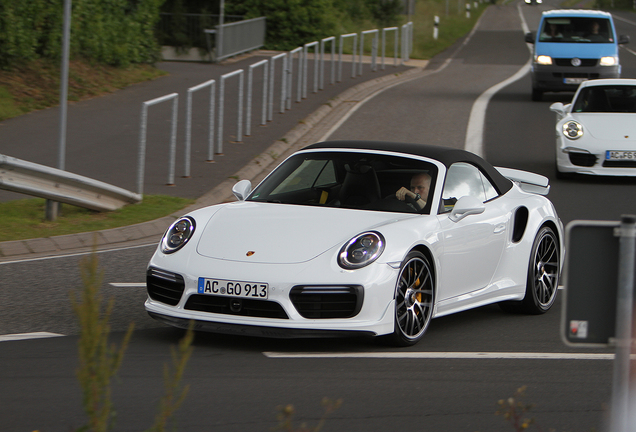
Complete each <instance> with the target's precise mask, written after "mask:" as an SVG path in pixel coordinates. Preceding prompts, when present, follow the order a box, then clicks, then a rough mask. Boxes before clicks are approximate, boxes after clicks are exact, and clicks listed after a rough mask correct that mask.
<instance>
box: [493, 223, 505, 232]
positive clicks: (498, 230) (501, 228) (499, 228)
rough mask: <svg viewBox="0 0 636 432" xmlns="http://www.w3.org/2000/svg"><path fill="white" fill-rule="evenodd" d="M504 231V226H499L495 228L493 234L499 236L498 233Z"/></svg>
mask: <svg viewBox="0 0 636 432" xmlns="http://www.w3.org/2000/svg"><path fill="white" fill-rule="evenodd" d="M505 230H506V224H499V225H496V226H495V234H499V233H500V232H504V231H505Z"/></svg>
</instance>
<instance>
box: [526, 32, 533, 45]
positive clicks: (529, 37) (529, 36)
mask: <svg viewBox="0 0 636 432" xmlns="http://www.w3.org/2000/svg"><path fill="white" fill-rule="evenodd" d="M525 40H526V43H529V44H534V33H533V32H528V33H526V37H525Z"/></svg>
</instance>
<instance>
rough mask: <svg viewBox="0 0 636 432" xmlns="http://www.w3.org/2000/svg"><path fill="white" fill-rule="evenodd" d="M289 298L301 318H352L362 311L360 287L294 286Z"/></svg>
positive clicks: (361, 289) (361, 290) (362, 289)
mask: <svg viewBox="0 0 636 432" xmlns="http://www.w3.org/2000/svg"><path fill="white" fill-rule="evenodd" d="M289 297H290V299H291V301H292V303H293V305H294V307H295V308H296V310H297V311H298V313H299V314H300V315H301V316H302V317H303V318H307V319H326V318H352V317H354V316H356V315H357V314H358V313H360V310H361V309H362V301H363V300H364V288H363V287H362V286H360V285H354V286H295V287H293V288H292V289H291V291H290V293H289Z"/></svg>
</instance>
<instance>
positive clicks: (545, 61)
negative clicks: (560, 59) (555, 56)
mask: <svg viewBox="0 0 636 432" xmlns="http://www.w3.org/2000/svg"><path fill="white" fill-rule="evenodd" d="M534 61H535V63H536V64H540V65H544V66H546V65H551V64H552V57H550V56H547V55H539V56H537V57H536V58H535V60H534Z"/></svg>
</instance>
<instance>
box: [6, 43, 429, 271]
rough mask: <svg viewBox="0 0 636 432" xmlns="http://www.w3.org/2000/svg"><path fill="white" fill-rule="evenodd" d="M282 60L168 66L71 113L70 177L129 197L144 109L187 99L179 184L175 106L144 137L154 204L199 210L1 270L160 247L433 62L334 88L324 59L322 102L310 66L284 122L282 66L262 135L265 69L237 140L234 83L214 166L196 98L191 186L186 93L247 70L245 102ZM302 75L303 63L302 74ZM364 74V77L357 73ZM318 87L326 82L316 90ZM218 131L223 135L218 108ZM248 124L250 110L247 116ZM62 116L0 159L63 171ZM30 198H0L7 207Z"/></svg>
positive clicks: (52, 246) (151, 117)
mask: <svg viewBox="0 0 636 432" xmlns="http://www.w3.org/2000/svg"><path fill="white" fill-rule="evenodd" d="M275 54H277V53H274V52H265V51H257V52H255V53H252V54H251V55H246V56H243V57H240V58H237V59H232V60H229V61H226V62H224V63H222V64H210V63H198V62H163V63H160V64H158V67H159V68H160V69H162V70H165V71H166V72H168V73H169V75H168V76H165V77H162V78H158V79H156V80H153V81H148V82H144V83H140V84H136V85H133V86H130V87H128V88H126V89H123V90H120V91H117V92H115V93H112V94H108V95H105V96H102V97H98V98H94V99H90V100H86V101H81V102H75V103H70V104H69V107H68V122H67V140H66V158H65V169H66V170H67V171H69V172H72V173H76V174H79V175H83V176H87V177H90V178H94V179H96V180H100V181H104V182H106V183H110V184H113V185H115V186H119V187H122V188H124V189H127V190H131V191H137V190H136V181H137V180H136V179H137V173H138V154H139V151H138V149H139V142H140V136H141V133H140V124H141V107H142V104H143V103H144V102H145V101H149V100H152V99H155V98H159V97H161V96H165V95H168V94H171V93H174V92H177V93H178V94H179V102H178V107H179V114H178V122H177V123H178V127H177V156H176V160H175V166H176V170H175V174H176V175H175V181H174V184H173V185H168V184H167V183H168V179H169V157H168V155H169V137H170V122H169V119H170V114H171V112H170V109H171V104H170V103H161V104H158V105H153V106H150V107H149V109H148V129H147V137H146V148H147V150H146V158H145V175H144V186H143V187H144V189H143V192H144V193H146V194H165V195H172V196H180V197H185V198H192V199H196V203H195V204H194V205H192V206H190V207H188V208H187V209H184V210H182V211H179V212H177V213H175V214H173V215H170V216H166V217H162V218H158V219H156V220H153V221H149V222H145V223H140V224H136V225H132V226H126V227H121V228H114V229H109V230H104V231H97V232H88V233H80V234H71V235H64V236H54V237H46V238H36V239H28V240H20V241H8V242H0V261H12V260H16V259H28V258H37V257H42V256H48V255H55V254H66V253H77V252H84V251H88V250H91V249H92V248H94V247H97V249H100V250H103V249H108V248H116V247H122V246H128V245H140V244H149V243H155V242H158V240H159V239H160V237H161V235H162V234H163V232H164V231H165V229H166V228H167V227H168V226H169V224H170V223H171V222H172V221H173V220H174V219H175V218H176V217H178V216H180V215H182V214H184V213H186V212H188V211H191V210H194V209H196V208H201V207H204V206H207V205H213V204H217V203H221V202H226V201H228V200H233V199H234V198H233V196H232V193H231V188H232V185H233V184H234V183H235V182H236V181H238V180H242V179H248V180H251V181H252V183H253V184H256V183H257V182H258V181H260V180H261V179H262V178H263V177H264V176H265V175H266V174H267V173H269V172H270V171H271V170H272V169H273V168H274V167H275V166H276V165H278V164H279V163H280V162H281V161H282V160H283V159H284V157H286V156H287V155H289V154H291V153H292V152H293V151H295V150H297V149H300V148H302V147H304V146H305V145H308V144H311V143H314V142H317V141H320V140H321V139H323V138H324V137H325V136H327V134H328V133H330V131H331V129H332V128H333V127H335V126H336V125H337V124H338V122H339V121H340V120H341V119H342V118H344V117H345V116H346V115H347V113H348V112H350V111H352V110H355V109H356V107H357V106H358V105H359V104H361V103H364V101H365V99H367V98H369V97H370V96H373V95H375V94H377V93H378V92H381V91H382V90H384V89H386V88H389V87H391V86H393V85H395V84H398V83H401V82H404V81H406V80H411V79H415V78H417V77H419V76H422V75H423V74H425V73H426V71H425V68H426V66H427V64H428V62H427V61H418V60H410V61H409V62H406V63H405V64H398V65H394V61H393V58H387V59H386V61H385V67H384V69H382V66H381V64H380V61H379V60H378V66H377V68H376V70H372V66H371V64H370V63H371V59H370V57H367V58H365V59H363V67H362V74H358V72H356V76H355V77H352V76H351V74H352V73H351V71H352V67H351V66H352V65H351V62H350V61H348V62H347V61H346V60H347V59H344V58H343V63H342V80H341V81H340V82H338V81H337V77H338V65H337V62H336V65H335V80H334V81H335V82H333V83H332V82H331V72H330V61H329V60H330V56H329V55H327V56H326V60H327V61H326V62H325V73H324V81H323V82H324V86H323V87H324V88H323V89H320V86H318V88H319V90H318V91H315V92H314V88H315V85H314V83H315V81H314V71H315V68H314V66H313V62H312V60H309V62H308V68H307V70H308V76H307V91H306V98H302V99H301V101H300V102H296V100H297V94H298V93H297V89H298V84H297V74H296V72H294V74H295V75H294V79H293V81H292V101H293V102H292V104H291V109H289V110H285V112H284V113H280V97H281V96H280V88H281V81H280V76H281V73H282V70H281V69H282V67H281V66H280V63H281V62H280V61H278V66H277V68H276V70H275V74H274V100H273V116H272V121H268V122H267V123H266V124H265V125H261V124H260V123H261V118H262V115H261V114H262V108H261V107H262V96H261V94H262V85H263V84H262V83H263V78H264V76H263V75H264V74H263V68H262V67H260V68H255V69H254V71H253V77H254V84H253V96H252V100H253V105H252V111H251V118H252V121H251V122H250V124H251V134H250V136H245V135H244V134H245V133H246V127H245V124H243V127H242V134H243V135H244V136H243V138H242V140H241V141H240V142H237V135H238V119H237V117H238V115H237V113H238V109H237V108H238V104H237V100H238V98H237V95H238V78H236V79H231V78H228V79H227V80H226V86H225V91H224V95H225V102H224V104H223V105H224V122H223V132H224V133H223V140H222V141H221V149H222V153H219V152H218V149H219V147H218V146H219V142H218V139H217V132H216V130H215V132H214V139H215V141H216V142H215V154H214V156H213V157H214V160H213V162H210V161H208V158H209V149H208V145H209V138H208V136H209V135H208V133H209V124H210V123H209V121H208V118H209V117H208V116H209V114H208V113H209V106H210V105H209V104H210V92H209V90H203V91H197V92H195V93H193V96H192V113H193V114H192V153H191V162H190V176H189V177H187V178H185V177H184V176H183V174H184V173H185V157H186V156H185V152H184V147H185V144H184V143H185V141H186V139H185V122H186V120H185V119H186V105H187V104H186V97H187V92H188V89H189V88H191V87H194V86H197V85H199V84H201V83H204V82H206V81H208V80H210V79H215V80H216V99H217V100H218V99H219V93H220V90H219V87H220V85H219V82H220V81H219V78H220V77H221V75H223V74H227V73H229V72H233V71H236V70H238V69H243V70H244V71H245V73H244V75H246V77H245V82H244V92H245V95H244V96H245V97H247V89H248V84H247V74H248V70H249V66H250V65H252V64H255V63H257V62H259V61H261V60H262V59H264V58H267V57H268V56H272V55H275ZM294 68H295V70H296V71H297V70H298V64H297V60H296V61H295V65H294ZM356 69H357V68H356ZM318 82H320V81H319V80H318ZM216 105H217V106H216V112H215V117H214V120H215V123H216V127H217V128H218V124H219V122H218V113H219V110H220V109H221V108H220V106H218V105H219V104H218V103H217V104H216ZM243 110H244V113H243V114H244V116H243V121H245V119H246V117H247V116H246V111H247V107H246V106H244V108H243ZM59 117H60V114H59V107H55V108H51V109H46V110H42V111H37V112H33V113H30V114H26V115H23V116H20V117H17V118H14V119H9V120H6V121H4V122H1V123H0V143H1V144H0V153H2V154H6V155H8V156H12V157H17V158H19V159H24V160H28V161H30V162H35V163H39V164H42V165H46V166H51V167H57V166H58V159H59ZM22 198H28V196H26V195H21V194H17V193H13V192H8V191H3V190H0V201H9V200H13V199H22Z"/></svg>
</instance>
